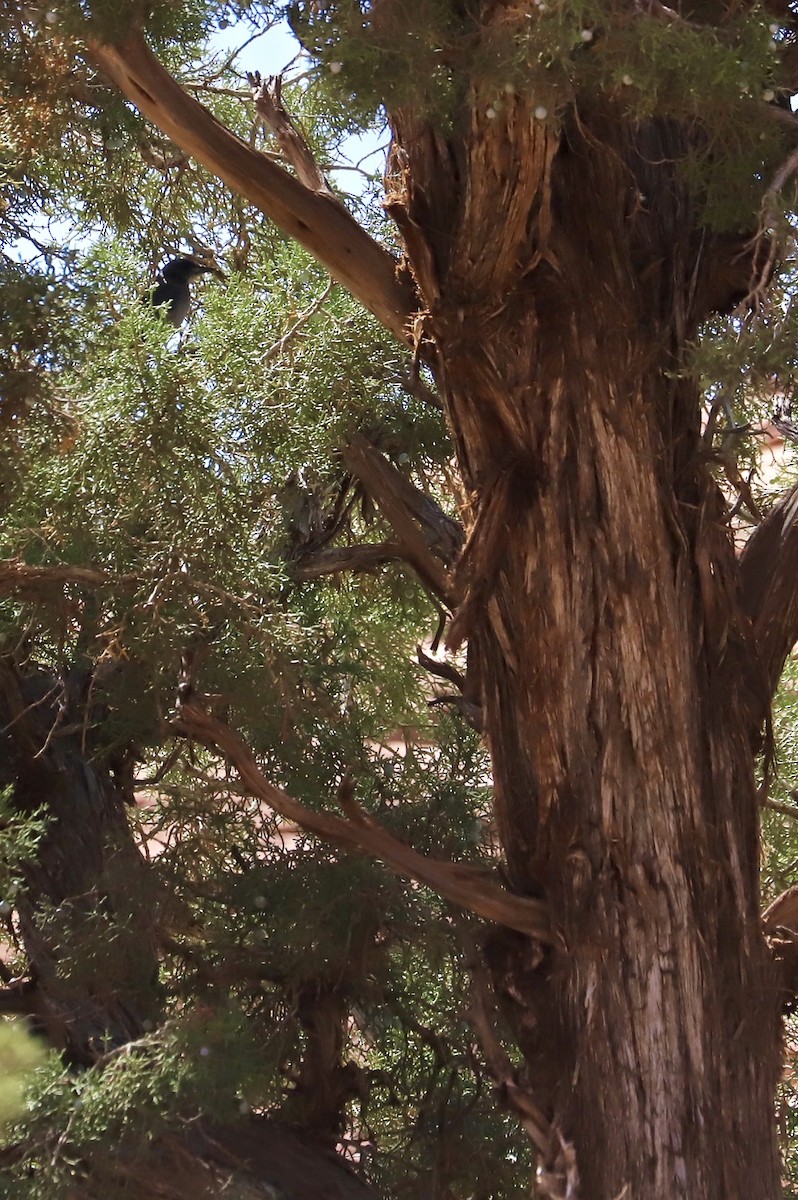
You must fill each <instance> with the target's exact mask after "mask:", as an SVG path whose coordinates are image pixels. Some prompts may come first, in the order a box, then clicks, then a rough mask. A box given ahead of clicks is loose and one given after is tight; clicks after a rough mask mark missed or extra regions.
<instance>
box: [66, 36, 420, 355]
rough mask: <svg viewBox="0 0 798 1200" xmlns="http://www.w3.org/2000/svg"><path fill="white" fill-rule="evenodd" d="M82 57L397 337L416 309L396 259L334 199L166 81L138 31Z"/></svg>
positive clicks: (93, 43) (93, 46)
mask: <svg viewBox="0 0 798 1200" xmlns="http://www.w3.org/2000/svg"><path fill="white" fill-rule="evenodd" d="M87 50H88V54H89V56H90V57H91V58H92V59H93V61H94V63H95V64H96V65H97V66H98V67H99V68H100V69H101V70H102V71H103V72H104V73H105V74H106V75H107V76H108V77H109V78H110V79H111V80H112V81H113V82H114V83H115V84H116V86H117V87H118V88H119V90H120V91H121V92H122V94H123V95H124V96H125V97H127V99H128V100H129V101H130V102H131V103H132V104H135V106H136V107H137V108H138V109H139V110H140V111H141V112H142V113H143V114H144V116H146V117H147V118H148V119H149V120H150V121H152V123H153V124H154V125H156V126H157V127H158V128H159V129H160V130H161V132H162V133H164V134H165V135H166V136H167V137H168V138H171V140H172V141H173V142H174V143H175V145H176V146H177V147H179V149H180V150H182V151H184V152H185V153H186V154H190V155H191V156H192V157H193V158H196V159H197V161H198V162H200V163H201V164H202V165H203V166H204V167H205V168H206V169H207V170H209V171H211V172H212V173H213V174H214V175H216V176H217V177H218V178H219V179H221V180H222V181H223V182H224V183H226V184H227V185H228V187H230V188H232V190H233V191H234V192H237V193H238V194H239V195H241V196H243V197H245V198H246V199H247V200H248V201H249V202H250V203H251V204H254V205H255V206H256V207H257V208H259V209H260V210H261V211H262V212H264V213H265V214H266V216H267V217H269V218H270V219H271V220H273V221H274V222H275V224H276V225H278V226H279V227H280V229H282V230H283V232H284V233H286V234H287V235H288V236H289V237H292V238H294V239H295V241H297V242H299V243H300V245H302V246H304V247H305V249H306V250H308V251H309V252H310V253H311V254H312V255H313V256H314V257H315V258H317V259H318V261H319V262H320V263H321V264H322V265H323V266H324V267H325V269H326V270H327V271H329V273H330V274H331V275H332V276H333V278H334V279H337V280H338V281H339V282H340V283H342V284H343V285H344V287H346V288H348V289H349V291H350V292H351V293H352V295H353V296H355V297H356V299H358V300H359V301H360V302H361V303H362V304H363V305H365V307H366V308H367V309H368V310H369V312H371V313H373V314H374V316H375V317H376V318H377V319H378V320H379V321H381V322H382V324H383V325H385V327H386V328H387V329H390V330H391V332H392V333H394V334H395V335H396V337H397V338H399V339H400V340H401V341H405V342H406V341H408V340H409V336H408V328H409V323H410V318H411V316H412V314H413V313H414V312H415V310H416V308H417V304H416V298H415V293H414V291H413V289H412V287H411V286H410V284H409V282H408V281H407V280H400V279H399V278H398V277H397V270H398V263H397V261H396V260H395V259H394V258H393V256H392V255H391V254H389V253H388V251H387V250H386V249H385V248H384V247H383V246H381V245H380V244H379V243H378V242H376V241H375V240H374V239H373V238H372V237H370V236H369V234H368V233H366V231H365V230H364V229H363V228H362V227H361V226H360V225H359V224H358V223H357V221H356V220H355V219H354V217H352V216H351V215H350V214H349V212H348V211H347V210H346V208H344V206H343V205H341V204H340V203H339V202H338V201H337V200H334V199H331V198H330V196H328V195H325V194H321V193H319V192H317V191H313V190H311V189H310V188H308V187H306V186H305V185H304V184H303V183H302V182H301V181H300V180H299V179H296V178H294V176H292V175H290V174H289V173H288V172H287V171H285V170H283V169H282V168H281V167H279V166H277V165H276V164H275V163H273V162H270V161H269V159H268V158H266V157H265V156H264V155H262V154H260V153H259V152H258V151H257V150H255V149H254V148H253V147H252V146H248V145H247V143H246V142H245V141H243V140H242V139H241V138H239V137H237V136H236V134H234V133H233V132H232V131H231V130H230V129H228V128H227V127H226V126H224V125H223V124H222V123H221V122H220V121H218V120H217V119H216V117H214V116H213V114H212V113H211V112H209V111H208V109H207V108H205V107H203V105H202V104H200V103H199V101H197V100H195V99H194V98H193V97H192V96H190V95H189V94H188V93H187V92H186V91H185V90H184V89H183V88H182V87H181V86H180V84H179V83H178V82H177V81H176V80H175V79H173V77H172V76H171V75H170V74H169V72H168V71H167V70H166V69H165V68H164V67H163V66H162V65H161V63H160V62H159V61H158V59H157V58H156V57H155V55H154V54H153V53H152V52H151V51H150V49H149V47H148V46H147V44H146V42H145V41H144V39H143V37H142V36H141V34H140V33H138V32H135V31H134V32H132V33H129V34H127V36H126V37H125V38H124V40H123V41H122V42H120V43H119V44H118V45H107V44H105V43H103V42H100V41H97V40H95V39H93V38H91V39H89V41H88V43H87Z"/></svg>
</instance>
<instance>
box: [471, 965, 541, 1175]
mask: <svg viewBox="0 0 798 1200" xmlns="http://www.w3.org/2000/svg"><path fill="white" fill-rule="evenodd" d="M469 970H470V972H471V1004H470V1006H469V1009H468V1020H469V1023H470V1024H471V1027H472V1028H473V1030H474V1033H475V1034H476V1035H477V1040H478V1042H479V1045H480V1047H481V1049H482V1053H483V1054H484V1056H485V1063H486V1065H487V1068H488V1070H489V1071H490V1073H491V1076H492V1077H493V1082H494V1083H495V1084H496V1087H497V1089H498V1091H499V1094H500V1096H501V1097H502V1099H503V1100H504V1103H505V1107H506V1108H509V1109H510V1110H511V1111H512V1112H514V1113H515V1114H516V1115H517V1117H518V1119H519V1120H520V1122H521V1124H522V1125H523V1127H524V1129H525V1130H526V1132H527V1134H528V1136H529V1138H530V1140H531V1141H532V1143H533V1145H534V1146H535V1147H536V1148H537V1149H538V1150H539V1151H540V1153H541V1154H543V1155H548V1154H549V1153H550V1151H551V1144H552V1130H551V1124H550V1122H549V1121H548V1120H547V1118H546V1115H545V1113H544V1112H543V1110H542V1109H541V1108H540V1107H539V1105H538V1104H536V1102H535V1100H534V1099H533V1097H532V1096H531V1094H530V1093H529V1092H528V1091H527V1090H525V1089H524V1088H523V1087H521V1085H520V1084H519V1082H518V1078H517V1075H516V1072H515V1070H514V1069H513V1065H512V1063H511V1062H510V1058H509V1055H508V1054H507V1051H506V1050H505V1049H504V1046H503V1045H502V1044H501V1041H500V1040H499V1035H498V1034H497V1032H496V1000H495V997H494V995H493V988H492V986H491V982H490V978H489V976H488V972H487V971H486V970H485V968H484V966H483V965H482V963H481V962H472V963H470V964H469Z"/></svg>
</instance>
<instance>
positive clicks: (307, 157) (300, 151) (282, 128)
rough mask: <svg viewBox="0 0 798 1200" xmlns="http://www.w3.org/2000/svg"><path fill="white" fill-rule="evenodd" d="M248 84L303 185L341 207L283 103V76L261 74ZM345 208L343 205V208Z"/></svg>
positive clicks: (250, 79)
mask: <svg viewBox="0 0 798 1200" xmlns="http://www.w3.org/2000/svg"><path fill="white" fill-rule="evenodd" d="M247 82H248V83H249V86H250V88H251V89H252V99H253V101H254V103H255V109H256V111H257V112H258V114H259V115H260V116H261V117H262V118H263V120H264V122H265V123H266V124H267V125H268V127H269V129H271V131H272V133H273V134H274V136H275V138H276V139H277V144H278V146H279V147H280V150H281V151H282V154H283V156H284V157H285V159H286V160H287V161H288V162H289V163H290V164H291V166H292V167H293V168H294V170H295V171H296V173H297V178H298V179H299V181H300V183H303V184H304V185H305V187H306V188H309V189H310V191H312V192H318V193H319V194H321V195H325V196H329V197H330V199H332V200H334V201H335V202H336V203H338V204H340V201H339V199H338V197H337V196H336V195H335V193H334V192H333V190H332V188H331V187H330V185H329V183H328V182H327V180H326V179H325V177H324V173H323V171H322V170H321V167H320V166H319V164H318V163H317V162H316V159H315V158H314V156H313V151H312V150H311V148H310V146H309V145H308V143H307V140H306V138H305V136H304V135H303V134H302V133H301V132H300V130H299V128H298V127H297V125H296V122H295V121H294V120H292V118H291V117H290V116H289V114H288V110H287V109H286V108H285V105H284V104H283V97H282V91H283V87H282V85H283V77H282V75H272V76H270V78H269V79H261V74H260V71H255V72H254V73H252V74H248V75H247ZM342 207H343V206H342Z"/></svg>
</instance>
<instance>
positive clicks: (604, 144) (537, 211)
mask: <svg viewBox="0 0 798 1200" xmlns="http://www.w3.org/2000/svg"><path fill="white" fill-rule="evenodd" d="M532 108H533V103H530V102H527V101H526V100H524V99H521V98H519V97H516V96H508V97H507V99H506V103H505V104H504V105H503V107H502V109H501V111H499V112H497V111H496V110H495V107H492V106H491V102H490V97H487V96H480V95H479V94H476V95H475V96H474V97H473V98H472V105H471V111H470V114H469V120H468V122H467V123H466V124H467V127H466V128H463V130H462V131H461V132H460V134H459V135H458V131H457V129H455V131H454V133H452V134H451V136H450V137H449V138H448V140H446V141H444V140H443V139H442V138H441V137H440V136H439V135H437V134H436V133H435V132H434V131H433V130H432V129H431V128H430V127H429V126H427V125H425V124H421V123H419V122H418V121H416V120H414V119H413V118H411V117H410V116H409V115H408V114H405V113H401V112H400V113H398V114H396V115H395V119H394V134H395V143H394V151H393V156H392V169H393V174H392V177H391V184H392V187H393V193H392V195H391V197H390V200H389V207H390V210H391V212H392V214H393V215H394V216H395V218H396V220H397V222H398V223H399V225H400V227H401V228H402V231H403V233H404V236H405V240H406V244H407V249H408V254H409V258H410V263H411V266H412V269H413V271H414V274H415V276H416V279H417V283H418V285H419V289H420V291H421V294H422V296H423V298H424V301H425V303H426V305H427V308H428V315H427V316H426V318H425V320H424V323H423V332H422V335H421V336H422V338H423V339H424V342H425V343H426V346H427V353H428V357H429V360H430V361H431V363H432V365H433V369H434V370H435V373H436V375H437V380H438V384H439V387H440V389H441V392H442V394H443V396H444V398H445V402H446V407H447V413H448V418H449V421H450V425H451V429H452V433H453V436H454V442H455V446H456V448H457V454H458V458H459V462H460V466H461V469H462V472H463V477H464V479H465V482H466V485H467V488H468V497H469V506H470V511H469V512H468V513H467V514H466V515H467V518H468V526H469V528H470V537H469V541H468V544H467V546H466V549H465V552H464V555H463V559H462V562H461V567H460V576H459V582H460V595H461V597H462V599H461V603H460V607H459V611H458V614H457V617H456V620H455V624H454V630H453V640H454V641H458V640H460V639H462V638H464V637H468V638H469V640H470V649H471V655H472V657H473V659H474V660H475V663H476V667H477V671H478V676H479V681H480V685H481V699H482V705H483V711H484V715H485V721H486V727H487V734H488V738H489V744H490V748H491V753H492V758H493V769H494V773H495V787H496V817H497V823H498V827H499V831H500V834H501V838H502V842H503V845H504V850H505V853H506V857H507V865H508V870H509V874H510V878H511V880H512V882H513V885H514V886H515V888H516V889H517V890H518V891H520V892H522V893H525V894H528V895H534V896H541V895H543V896H545V898H546V899H547V900H548V902H549V904H550V906H551V910H552V916H553V921H554V924H555V927H556V928H557V930H558V931H559V939H558V944H557V946H556V947H555V949H554V950H552V951H551V952H550V953H548V954H547V955H546V957H545V958H544V961H543V963H542V964H541V965H540V966H539V967H537V968H536V967H535V963H536V961H537V957H536V956H535V954H534V952H533V948H532V946H531V944H530V943H529V942H528V941H527V940H526V939H525V938H523V936H521V935H516V934H505V935H504V936H500V935H497V937H496V938H495V939H494V941H493V943H492V944H491V945H490V946H489V947H488V957H489V961H490V962H491V965H492V967H493V972H494V979H495V981H496V984H497V987H498V989H499V990H500V991H503V993H504V995H505V998H506V1011H507V1014H508V1016H509V1017H510V1018H511V1020H512V1021H513V1024H514V1026H515V1030H516V1034H517V1037H518V1040H519V1043H520V1045H521V1048H522V1050H523V1054H524V1059H525V1063H526V1070H527V1072H528V1077H529V1083H530V1086H531V1090H532V1092H533V1095H534V1097H535V1099H536V1100H537V1102H538V1104H539V1105H540V1106H541V1107H542V1109H543V1110H544V1112H545V1113H546V1115H547V1116H548V1118H549V1120H550V1121H551V1127H552V1146H551V1151H550V1153H549V1154H548V1156H544V1158H545V1157H547V1158H548V1161H544V1162H543V1164H542V1168H543V1173H542V1175H541V1182H540V1191H541V1194H543V1195H562V1196H565V1195H566V1194H568V1195H571V1194H578V1195H579V1196H581V1197H582V1200H613V1198H615V1197H618V1198H620V1197H627V1198H629V1200H631V1198H632V1197H634V1198H635V1200H644V1198H650V1200H654V1198H657V1200H661V1198H664V1197H668V1200H675V1198H676V1197H685V1198H688V1197H689V1198H690V1200H697V1197H701V1200H712V1198H715V1197H717V1198H720V1197H724V1198H725V1200H729V1198H731V1197H739V1198H740V1200H742V1198H743V1197H746V1198H750V1197H754V1196H755V1197H757V1200H766V1198H771V1197H776V1196H777V1195H779V1194H780V1187H779V1170H778V1156H777V1148H776V1144H775V1135H774V1121H773V1093H774V1087H775V1083H776V1079H777V1075H778V1070H779V1061H780V1055H779V1022H778V1002H777V988H776V982H775V976H774V971H773V967H772V964H771V961H770V958H769V955H768V952H767V949H766V946H765V944H764V941H763V938H762V934H761V931H760V925H759V903H758V818H757V795H756V789H755V783H754V768H753V764H754V747H755V744H756V730H755V728H754V725H755V721H754V716H753V713H754V706H753V704H752V703H749V701H748V698H747V697H748V696H749V694H750V689H751V688H752V680H753V678H754V675H753V648H752V644H751V639H750V635H749V633H748V626H747V623H746V622H744V621H743V619H742V617H741V616H740V615H739V604H738V599H737V582H736V571H737V567H736V563H735V560H734V555H733V551H732V547H731V543H730V539H729V536H728V530H727V528H726V525H725V508H724V505H723V501H722V498H721V497H720V495H719V493H718V492H717V489H716V487H715V485H714V483H713V481H712V479H711V477H710V475H709V472H708V469H707V463H706V461H705V459H704V458H702V455H701V442H700V404H699V395H698V391H697V388H696V387H695V386H694V385H693V384H692V383H691V382H690V381H689V380H685V379H682V378H677V377H676V376H675V374H674V373H673V372H675V371H676V370H677V369H678V368H679V366H680V362H681V354H682V350H683V348H684V346H685V342H686V340H687V339H688V338H689V337H691V336H693V335H694V333H695V330H696V327H697V323H698V321H699V320H700V319H701V317H702V316H704V315H706V312H707V308H708V306H709V305H710V304H716V303H718V302H719V301H718V298H717V297H715V296H714V295H713V294H712V289H713V279H712V278H711V262H712V252H711V251H712V239H711V238H710V237H709V236H708V235H707V234H706V232H705V231H703V230H702V229H701V228H700V226H699V223H698V219H697V217H696V214H695V212H694V209H693V202H692V201H691V200H690V197H689V195H688V191H687V188H686V187H685V186H683V185H682V183H681V181H680V178H679V175H678V165H674V163H677V164H678V160H679V159H680V158H681V157H682V156H683V155H684V153H685V150H686V149H687V147H686V145H685V144H684V142H683V140H682V138H681V136H680V133H679V131H678V129H677V128H676V127H675V126H671V125H669V124H667V123H664V122H659V123H650V124H648V125H646V126H642V127H637V128H635V129H632V128H630V127H628V126H624V125H623V124H622V123H621V122H620V121H619V120H618V119H617V118H616V117H614V116H613V114H610V113H606V112H604V113H601V112H585V111H581V112H580V113H579V115H578V117H577V116H576V115H575V114H574V115H573V116H572V118H571V120H570V122H569V123H568V124H567V125H566V127H565V129H564V130H562V131H559V130H555V128H554V127H553V126H550V125H548V124H547V123H546V122H545V121H541V120H537V119H535V117H534V115H533V112H532V111H531V110H532ZM747 269H748V264H745V270H747ZM710 297H711V298H710ZM722 299H724V300H726V301H729V300H730V299H731V297H730V296H728V295H727V296H726V297H724V298H722ZM577 1178H579V1180H580V1183H579V1186H578V1192H574V1191H569V1190H568V1189H569V1187H570V1188H571V1189H573V1188H575V1187H577Z"/></svg>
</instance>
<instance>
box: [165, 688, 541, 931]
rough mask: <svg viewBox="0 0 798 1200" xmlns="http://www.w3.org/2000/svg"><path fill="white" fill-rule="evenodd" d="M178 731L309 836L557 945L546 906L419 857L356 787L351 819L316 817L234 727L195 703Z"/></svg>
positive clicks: (469, 870)
mask: <svg viewBox="0 0 798 1200" xmlns="http://www.w3.org/2000/svg"><path fill="white" fill-rule="evenodd" d="M173 728H174V729H175V732H176V733H178V734H181V735H182V736H183V737H190V738H194V739H196V740H197V741H199V742H202V743H203V744H204V745H206V746H210V747H212V748H213V749H217V750H219V751H220V752H221V753H222V754H223V755H224V756H225V758H226V759H227V761H228V762H229V763H230V764H231V765H232V766H233V767H235V769H236V771H237V772H238V775H239V777H240V779H241V782H242V783H243V784H244V786H245V787H246V788H247V790H248V791H250V792H251V793H252V795H253V796H257V797H258V798H259V799H261V800H262V801H263V802H264V804H267V805H268V806H269V808H272V809H273V810H274V811H275V812H277V813H279V814H280V816H282V817H285V818H286V819H287V820H289V821H294V822H295V823H296V824H297V825H300V826H301V827H302V828H303V829H306V830H307V831H308V832H309V833H313V834H315V835H316V836H317V837H321V838H324V839H325V841H328V842H332V843H334V844H335V845H338V846H342V847H343V848H344V849H345V850H354V851H356V852H357V853H359V854H367V855H369V856H370V857H372V858H378V859H380V860H381V861H382V862H384V863H385V865H386V866H388V867H390V869H391V870H392V871H395V872H396V874H397V875H401V876H403V877H404V878H405V879H413V880H415V881H416V883H422V884H424V885H425V887H429V888H431V889H432V890H433V891H435V892H437V893H438V894H439V895H440V896H443V898H444V899H445V900H449V901H450V902H451V903H452V904H455V905H457V907H458V908H462V909H465V910H466V912H472V913H476V915H477V916H479V917H482V918H484V920H486V921H495V922H496V923H497V924H499V925H506V926H507V927H508V928H509V929H515V930H518V932H520V933H525V934H527V935H528V936H530V937H534V938H536V939H537V940H538V941H540V942H546V943H551V942H552V941H553V933H552V930H551V925H550V922H549V916H548V908H547V906H546V905H545V904H544V903H543V902H542V901H540V900H531V899H529V898H527V897H526V896H517V895H514V894H513V893H512V892H508V891H506V890H505V889H504V888H502V887H500V886H499V885H498V884H497V883H494V881H493V880H492V879H491V878H490V877H489V876H488V875H486V874H485V873H484V872H483V871H482V870H481V869H480V868H479V867H473V866H470V865H469V864H467V863H453V862H443V861H441V860H440V859H437V858H427V857H425V856H424V855H423V854H419V852H418V851H417V850H414V849H413V848H412V847H411V846H408V845H406V843H405V842H401V841H399V839H398V838H396V837H394V836H393V834H391V833H389V832H388V830H387V829H383V828H382V826H381V825H378V824H377V823H376V822H375V821H372V819H371V818H370V817H369V816H367V814H366V813H364V812H363V811H362V809H360V808H359V807H358V805H357V804H356V803H355V801H354V799H353V798H352V794H351V784H350V785H349V787H348V788H347V787H346V786H344V785H342V787H341V791H340V794H339V801H340V803H341V807H342V808H343V809H344V812H345V813H346V814H347V816H346V818H344V817H338V816H335V815H333V814H332V813H326V812H316V811H315V810H314V809H312V808H306V807H305V805H304V804H301V803H300V802H299V801H298V800H295V799H294V798H293V796H289V795H288V793H287V792H284V791H282V790H281V789H280V788H278V787H275V786H274V784H273V783H269V781H268V779H266V777H265V775H263V774H262V773H261V771H260V769H259V767H258V764H257V763H256V761H255V759H254V757H253V755H252V753H251V751H250V750H249V747H248V746H247V745H246V744H245V742H244V741H243V740H242V739H241V738H240V737H239V736H238V734H237V733H235V731H234V730H232V729H231V728H230V726H229V725H225V724H224V723H223V722H222V721H219V720H217V719H216V717H213V716H211V715H210V714H209V713H207V712H205V710H204V709H203V708H202V707H201V706H200V705H199V704H196V703H194V702H192V701H188V702H184V703H183V704H181V705H180V709H179V713H178V717H177V719H176V721H175V722H174V723H173Z"/></svg>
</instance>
